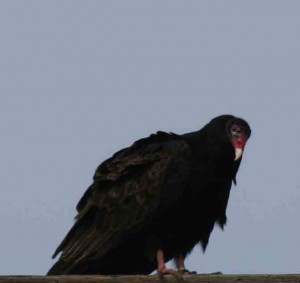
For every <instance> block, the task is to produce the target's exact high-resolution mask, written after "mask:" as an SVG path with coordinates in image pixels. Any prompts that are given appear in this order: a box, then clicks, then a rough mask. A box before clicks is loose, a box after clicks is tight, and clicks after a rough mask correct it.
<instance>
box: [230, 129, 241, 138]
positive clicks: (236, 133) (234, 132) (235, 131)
mask: <svg viewBox="0 0 300 283" xmlns="http://www.w3.org/2000/svg"><path fill="white" fill-rule="evenodd" d="M231 134H232V136H233V137H236V136H238V135H239V134H240V129H239V128H238V127H232V128H231Z"/></svg>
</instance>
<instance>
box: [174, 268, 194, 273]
mask: <svg viewBox="0 0 300 283" xmlns="http://www.w3.org/2000/svg"><path fill="white" fill-rule="evenodd" d="M178 272H179V273H180V274H184V275H192V274H197V272H196V271H189V270H187V269H185V268H178Z"/></svg>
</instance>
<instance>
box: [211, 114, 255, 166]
mask: <svg viewBox="0 0 300 283" xmlns="http://www.w3.org/2000/svg"><path fill="white" fill-rule="evenodd" d="M211 123H212V124H215V125H218V126H221V127H222V128H223V127H224V126H225V130H226V136H225V137H224V138H225V139H226V140H228V139H229V141H230V143H231V144H232V146H233V147H234V151H235V158H234V160H235V161H236V160H239V159H241V157H242V155H243V150H244V148H245V145H246V142H247V140H248V139H249V137H250V135H251V129H250V126H249V124H248V123H247V122H246V121H245V120H243V119H241V118H237V117H235V116H232V115H222V116H218V117H216V118H214V119H213V120H212V121H211ZM223 129H224V128H223ZM223 131H224V130H223Z"/></svg>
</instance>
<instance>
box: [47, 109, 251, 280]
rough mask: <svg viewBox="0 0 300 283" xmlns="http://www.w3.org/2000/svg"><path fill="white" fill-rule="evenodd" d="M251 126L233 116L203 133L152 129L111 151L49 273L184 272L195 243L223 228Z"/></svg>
mask: <svg viewBox="0 0 300 283" xmlns="http://www.w3.org/2000/svg"><path fill="white" fill-rule="evenodd" d="M250 134H251V130H250V127H249V125H248V123H247V122H246V121H245V120H243V119H240V118H237V117H235V116H232V115H222V116H218V117H216V118H214V119H213V120H211V121H210V122H209V123H208V124H207V125H205V126H204V127H203V128H202V129H201V130H198V131H195V132H191V133H187V134H183V135H177V134H174V133H166V132H157V133H156V134H152V135H150V136H149V137H147V138H143V139H140V140H138V141H136V142H135V143H133V145H132V146H130V147H127V148H124V149H122V150H120V151H118V152H116V153H115V154H114V155H113V156H112V157H111V158H109V159H107V160H105V161H104V162H103V163H102V164H100V165H99V167H98V168H97V170H96V173H95V175H94V179H93V183H92V185H91V186H90V187H89V188H88V189H87V191H86V192H85V193H84V195H83V196H82V198H81V199H80V201H79V203H78V204H77V207H76V208H77V212H78V213H77V216H76V217H75V223H74V225H73V227H72V228H71V229H70V231H69V232H68V234H67V235H66V237H65V238H64V240H63V241H62V242H61V244H60V245H59V246H58V248H57V249H56V251H55V253H54V255H53V258H54V257H56V256H57V255H58V254H59V253H61V255H60V258H59V260H58V261H57V262H56V263H55V264H54V265H53V267H52V268H51V269H50V270H49V272H48V275H54V274H149V273H151V272H152V271H154V270H155V269H157V270H158V272H159V273H160V274H172V273H173V272H176V271H175V270H172V269H167V268H166V266H165V262H167V261H169V260H171V259H174V261H175V264H176V267H177V269H178V272H181V273H184V272H185V266H184V259H185V257H186V256H187V254H189V253H190V252H191V251H192V249H193V248H194V246H195V245H196V244H197V243H200V244H201V245H202V248H203V250H205V248H206V246H207V244H208V240H209V236H210V233H211V232H212V230H213V227H214V224H215V223H217V224H219V226H220V227H221V228H223V227H224V225H225V223H226V206H227V202H228V198H229V193H230V188H231V185H232V182H233V183H236V173H237V171H238V168H239V165H240V162H241V158H242V153H243V149H244V147H245V144H246V142H247V140H248V138H249V137H250Z"/></svg>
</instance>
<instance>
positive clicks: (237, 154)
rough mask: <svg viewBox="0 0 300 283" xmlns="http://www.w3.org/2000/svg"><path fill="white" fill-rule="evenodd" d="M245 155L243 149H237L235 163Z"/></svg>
mask: <svg viewBox="0 0 300 283" xmlns="http://www.w3.org/2000/svg"><path fill="white" fill-rule="evenodd" d="M242 155H243V149H242V148H240V147H236V148H235V158H234V161H236V160H239V159H240V158H241V157H242Z"/></svg>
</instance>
